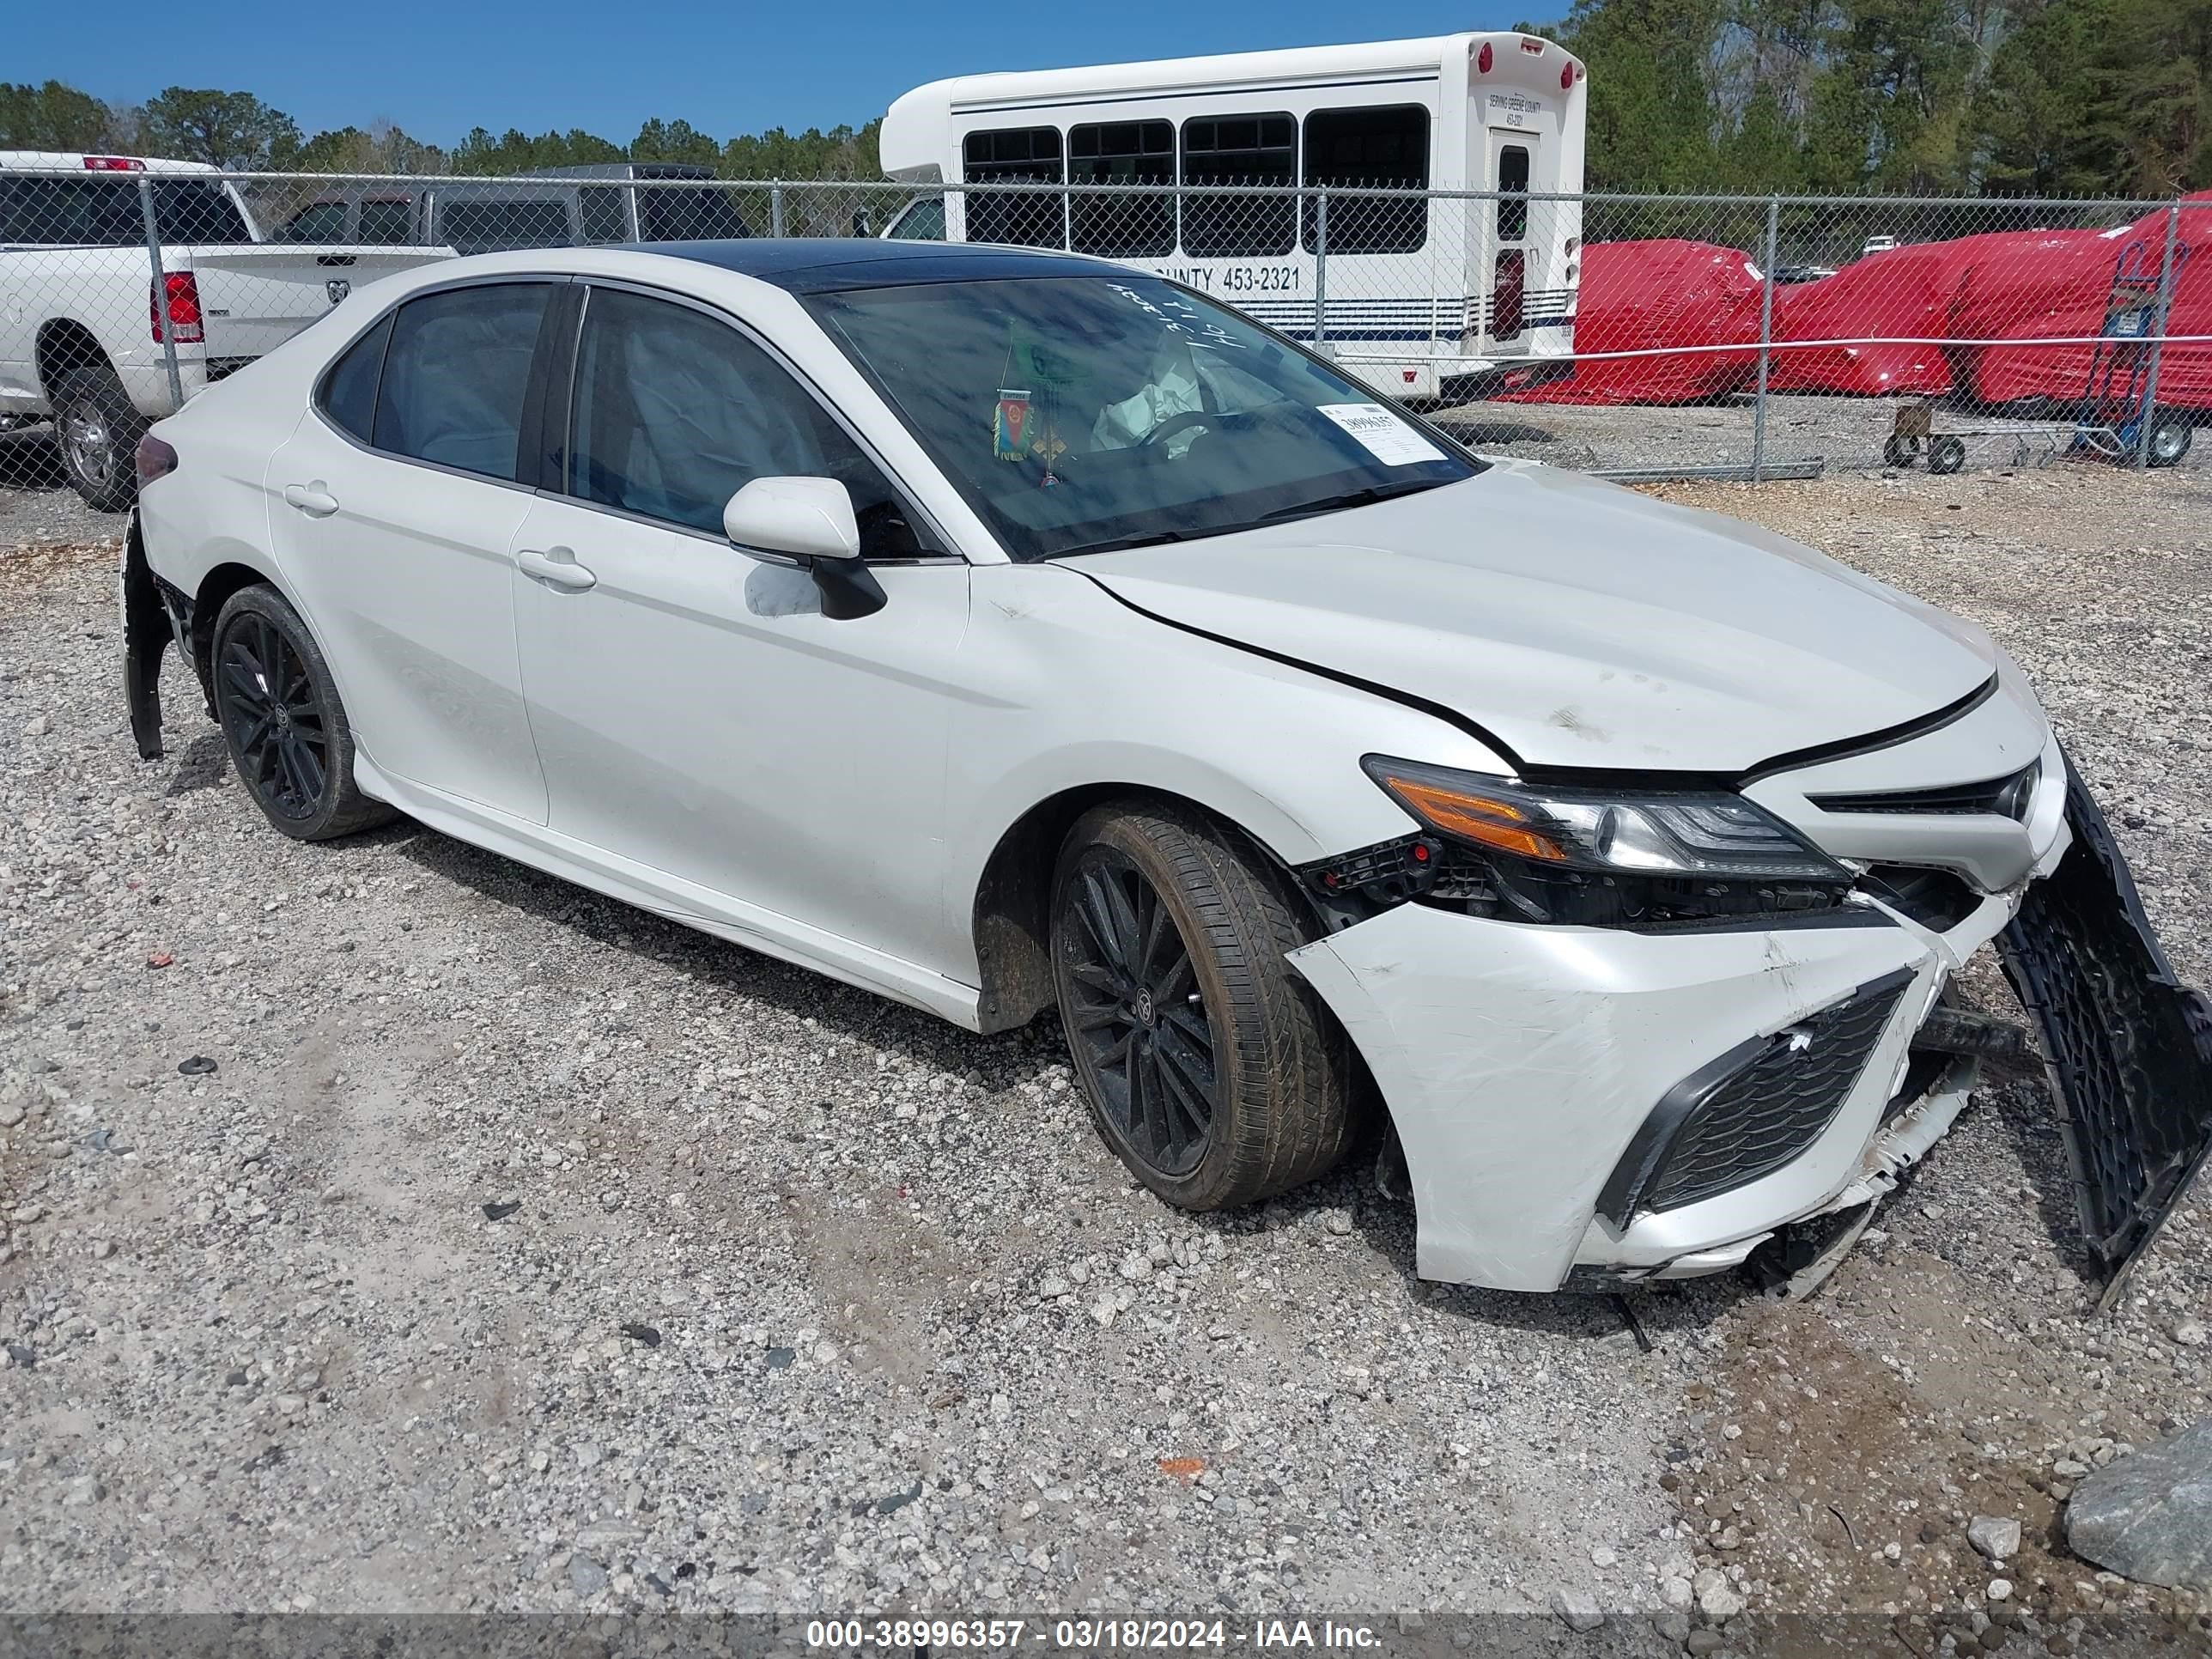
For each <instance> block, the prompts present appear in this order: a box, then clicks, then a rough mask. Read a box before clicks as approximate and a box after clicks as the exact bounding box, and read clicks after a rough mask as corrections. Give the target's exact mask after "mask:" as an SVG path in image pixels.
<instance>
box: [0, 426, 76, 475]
mask: <svg viewBox="0 0 2212 1659" xmlns="http://www.w3.org/2000/svg"><path fill="white" fill-rule="evenodd" d="M67 482H68V480H67V477H65V475H64V473H63V471H62V457H61V452H60V451H59V450H58V449H57V448H55V447H54V434H53V428H51V427H44V426H38V427H33V428H30V429H29V430H28V431H18V432H0V489H61V488H63V487H64V485H65V484H66V483H67Z"/></svg>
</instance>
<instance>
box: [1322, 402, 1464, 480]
mask: <svg viewBox="0 0 2212 1659" xmlns="http://www.w3.org/2000/svg"><path fill="white" fill-rule="evenodd" d="M1316 408H1317V409H1318V410H1319V411H1320V412H1321V413H1322V414H1323V415H1326V416H1328V418H1329V419H1330V420H1332V421H1334V422H1336V423H1337V424H1338V425H1339V426H1340V427H1342V428H1344V429H1345V430H1346V432H1349V433H1350V434H1351V435H1352V436H1353V437H1355V438H1357V439H1358V440H1359V445H1360V447H1361V448H1363V449H1364V450H1365V451H1366V452H1367V453H1369V454H1370V455H1372V456H1373V457H1374V458H1375V459H1376V460H1378V461H1380V462H1382V463H1383V465H1385V466H1419V465H1420V464H1421V463H1422V462H1423V461H1441V460H1442V459H1443V458H1444V453H1443V451H1442V450H1441V449H1438V448H1437V447H1436V446H1435V445H1434V444H1432V443H1431V442H1430V441H1428V440H1427V439H1426V438H1424V437H1423V436H1422V435H1420V434H1419V433H1418V432H1416V431H1414V430H1413V428H1411V427H1409V426H1407V424H1406V423H1405V422H1403V421H1401V420H1400V419H1399V418H1398V417H1397V416H1395V415H1393V414H1392V413H1391V412H1390V411H1389V410H1387V409H1385V408H1383V405H1382V404H1316Z"/></svg>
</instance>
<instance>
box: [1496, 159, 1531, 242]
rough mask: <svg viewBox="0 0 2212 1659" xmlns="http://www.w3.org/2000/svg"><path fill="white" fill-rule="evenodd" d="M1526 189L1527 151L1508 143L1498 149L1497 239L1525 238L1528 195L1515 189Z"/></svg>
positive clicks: (1521, 240)
mask: <svg viewBox="0 0 2212 1659" xmlns="http://www.w3.org/2000/svg"><path fill="white" fill-rule="evenodd" d="M1527 189H1528V151H1527V150H1526V149H1523V148H1522V146H1521V145H1519V144H1507V145H1505V146H1504V148H1503V149H1500V150H1499V151H1498V192H1499V194H1498V240H1499V241H1501V242H1525V241H1527V240H1528V197H1525V196H1522V195H1520V194H1518V193H1517V192H1519V191H1525V190H1527Z"/></svg>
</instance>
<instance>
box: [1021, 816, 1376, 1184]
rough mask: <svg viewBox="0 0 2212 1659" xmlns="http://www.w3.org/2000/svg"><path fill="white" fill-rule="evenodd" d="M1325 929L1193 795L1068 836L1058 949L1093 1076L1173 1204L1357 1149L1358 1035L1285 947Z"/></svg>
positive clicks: (1121, 1139) (1083, 1062)
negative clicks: (1348, 1031)
mask: <svg viewBox="0 0 2212 1659" xmlns="http://www.w3.org/2000/svg"><path fill="white" fill-rule="evenodd" d="M1310 937H1312V924H1311V922H1310V918H1309V915H1308V913H1307V911H1306V910H1305V908H1304V906H1303V905H1302V904H1301V903H1300V902H1299V900H1298V897H1297V893H1296V892H1295V891H1294V890H1292V889H1291V886H1290V884H1289V882H1288V880H1287V879H1286V878H1285V877H1283V876H1282V875H1281V874H1280V872H1277V871H1276V870H1274V869H1273V868H1272V867H1271V866H1267V864H1266V863H1265V862H1264V860H1261V858H1260V857H1259V856H1258V855H1257V854H1254V853H1251V852H1249V851H1246V850H1244V849H1243V848H1240V847H1239V846H1238V845H1237V843H1236V842H1235V840H1234V838H1233V832H1231V831H1228V830H1226V829H1225V828H1224V827H1223V826H1221V825H1220V824H1218V823H1216V822H1215V821H1214V820H1212V819H1211V818H1209V817H1206V815H1205V814H1203V813H1201V812H1200V811H1196V810H1195V809H1194V808H1190V807H1187V806H1183V805H1176V804H1171V803H1167V802H1155V801H1147V800H1138V799H1131V800H1122V801H1117V802H1114V803H1111V804H1109V805H1104V806H1101V807H1098V808H1096V809H1094V810H1093V811H1090V812H1088V813H1086V814H1085V815H1084V817H1082V818H1081V819H1080V820H1079V822H1078V823H1076V825H1075V827H1074V829H1072V830H1071V831H1070V832H1069V833H1068V836H1067V839H1066V842H1065V843H1063V845H1062V847H1061V850H1060V863H1059V868H1058V872H1057V875H1056V877H1055V879H1054V886H1053V920H1052V954H1053V971H1054V984H1055V986H1056V988H1057V990H1058V993H1059V1000H1060V1017H1061V1019H1062V1021H1063V1022H1064V1023H1065V1024H1066V1030H1067V1039H1068V1048H1069V1053H1070V1054H1071V1055H1072V1056H1073V1060H1074V1065H1075V1073H1076V1079H1077V1081H1078V1083H1079V1085H1080V1087H1081V1088H1082V1091H1083V1093H1084V1096H1085V1099H1086V1100H1087V1101H1088V1102H1089V1103H1090V1107H1091V1119H1092V1121H1093V1122H1094V1123H1096V1124H1097V1128H1098V1132H1099V1133H1100V1135H1101V1136H1102V1137H1103V1139H1105V1141H1106V1144H1107V1145H1108V1146H1110V1147H1111V1148H1112V1149H1113V1150H1114V1152H1115V1154H1116V1155H1117V1156H1118V1157H1119V1158H1121V1161H1122V1162H1123V1163H1124V1164H1127V1166H1128V1168H1129V1170H1130V1172H1131V1173H1132V1174H1133V1175H1134V1176H1136V1177H1137V1178H1138V1179H1139V1181H1141V1182H1144V1184H1145V1185H1146V1187H1148V1188H1151V1189H1152V1191H1153V1192H1154V1193H1156V1194H1158V1195H1159V1196H1160V1197H1162V1198H1164V1199H1165V1200H1167V1201H1168V1202H1169V1203H1170V1204H1174V1205H1176V1206H1180V1207H1181V1208H1183V1209H1187V1210H1212V1209H1219V1208H1222V1207H1225V1206H1231V1205H1240V1204H1252V1203H1256V1202H1258V1201H1259V1200H1262V1199H1266V1198H1271V1197H1273V1195H1274V1194H1278V1193H1281V1192H1285V1191H1287V1190H1289V1189H1290V1188H1293V1187H1296V1186H1298V1185H1301V1184H1302V1183H1304V1182H1308V1181H1310V1180H1312V1179H1314V1178H1315V1177H1316V1176H1319V1175H1321V1174H1322V1173H1324V1172H1325V1171H1326V1170H1328V1169H1329V1168H1330V1167H1331V1166H1332V1165H1334V1164H1336V1163H1337V1162H1338V1160H1339V1159H1340V1158H1342V1157H1343V1156H1344V1154H1345V1152H1346V1151H1347V1150H1348V1149H1349V1148H1350V1146H1351V1145H1352V1139H1353V1135H1354V1132H1355V1129H1356V1127H1357V1125H1356V1121H1355V1113H1354V1110H1353V1103H1354V1096H1355V1090H1356V1085H1357V1079H1358V1062H1357V1060H1356V1059H1355V1058H1354V1055H1353V1054H1352V1045H1351V1042H1350V1040H1349V1039H1348V1038H1347V1037H1346V1036H1345V1034H1344V1031H1343V1030H1342V1028H1341V1027H1340V1026H1339V1025H1338V1024H1336V1022H1335V1020H1334V1018H1332V1017H1331V1015H1330V1014H1329V1012H1328V1009H1327V1007H1326V1006H1324V1005H1323V1004H1322V1000H1321V999H1320V998H1319V996H1318V995H1316V993H1315V992H1314V990H1313V987H1311V986H1310V985H1308V984H1307V983H1306V982H1305V981H1304V978H1302V977H1301V976H1300V975H1298V973H1297V971H1296V970H1295V969H1292V968H1291V965H1290V964H1289V963H1287V962H1285V960H1284V957H1285V955H1286V954H1287V953H1288V952H1289V951H1293V950H1295V949H1297V947H1298V946H1299V945H1303V944H1304V943H1306V942H1307V940H1308V939H1310Z"/></svg>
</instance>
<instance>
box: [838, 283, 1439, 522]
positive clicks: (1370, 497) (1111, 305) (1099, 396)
mask: <svg viewBox="0 0 2212 1659" xmlns="http://www.w3.org/2000/svg"><path fill="white" fill-rule="evenodd" d="M808 304H809V305H810V306H811V308H812V309H813V311H814V313H815V315H816V316H817V318H818V319H820V320H821V321H822V324H823V326H824V327H825V328H826V329H827V330H828V331H829V333H830V335H831V337H833V338H835V339H836V341H837V342H838V343H839V344H840V345H841V346H842V348H843V349H844V350H845V352H846V354H847V355H848V356H850V357H851V358H852V359H853V360H854V362H855V363H857V364H858V365H859V366H860V368H861V370H862V371H863V372H864V373H866V374H868V375H869V376H870V377H871V378H872V380H874V381H875V383H876V385H877V386H878V388H879V389H880V390H881V391H882V392H884V395H885V396H886V397H887V398H889V399H890V402H891V404H893V405H894V407H896V409H897V410H898V412H899V414H900V415H901V416H902V418H903V419H904V420H905V422H906V423H907V425H908V428H910V429H911V430H912V431H913V433H914V435H915V438H916V439H918V440H919V441H921V444H922V446H923V447H925V448H926V449H927V450H928V451H929V453H930V454H931V456H932V458H933V459H934V460H935V461H936V462H937V464H938V465H939V466H940V467H942V468H943V469H944V471H945V474H946V475H947V476H948V477H950V478H951V480H952V482H953V483H955V484H957V486H958V487H959V488H960V489H961V490H962V491H963V493H964V494H965V495H966V496H967V498H968V501H969V504H970V505H971V506H973V507H975V510H976V512H977V513H979V514H981V516H982V518H983V519H984V520H985V521H986V522H987V523H988V524H989V525H990V526H991V528H992V529H993V531H994V532H995V533H996V534H997V536H998V538H999V539H1000V543H1001V544H1003V545H1004V546H1005V547H1006V550H1007V552H1008V554H1009V555H1011V556H1012V557H1014V558H1017V559H1022V560H1032V559H1049V558H1056V557H1059V556H1062V555H1066V554H1073V553H1097V552H1105V551H1109V550H1112V549H1115V548H1119V547H1134V546H1139V545H1142V544H1146V543H1148V542H1163V541H1181V540H1185V539H1188V538H1193V537H1198V536H1213V535H1219V534H1221V533H1223V532H1226V531H1231V530H1240V529H1244V528H1247V527H1249V526H1253V525H1256V524H1261V523H1267V522H1276V521H1279V520H1285V519H1291V518H1297V517H1300V516H1304V515H1306V514H1310V513H1323V512H1328V511H1330V510H1333V509H1334V508H1337V507H1354V506H1360V505H1364V504H1366V503H1368V502H1370V501H1380V500H1383V498H1385V497H1386V496H1389V495H1401V494H1405V493H1408V492H1410V491H1413V490H1416V489H1434V488H1436V487H1437V486H1438V485H1440V484H1447V483H1456V482H1457V481H1458V480H1460V479H1462V478H1466V477H1471V476H1473V475H1474V473H1475V472H1476V471H1480V465H1481V464H1480V462H1477V461H1475V460H1474V459H1471V458H1469V457H1468V456H1467V455H1465V454H1464V453H1461V452H1458V451H1456V450H1454V449H1452V448H1450V447H1448V446H1447V445H1446V444H1445V443H1444V442H1443V441H1440V440H1439V439H1437V437H1436V436H1435V435H1433V434H1432V433H1431V432H1430V431H1428V430H1427V429H1426V428H1423V427H1421V426H1419V425H1417V424H1415V423H1414V422H1412V421H1410V420H1408V419H1407V418H1406V417H1405V416H1402V415H1401V414H1400V413H1398V411H1397V410H1394V409H1392V408H1391V407H1389V405H1388V404H1384V403H1383V402H1381V401H1380V400H1379V399H1378V398H1376V396H1375V395H1374V394H1373V393H1372V392H1369V391H1367V390H1366V389H1365V388H1364V387H1363V386H1359V385H1358V384H1357V383H1356V382H1354V381H1352V380H1347V379H1346V378H1344V377H1343V376H1341V375H1340V374H1336V373H1335V372H1334V370H1332V369H1330V368H1328V367H1326V366H1325V365H1323V364H1322V363H1320V362H1316V361H1315V360H1314V359H1313V358H1310V357H1309V356H1306V355H1305V354H1304V353H1303V352H1300V351H1298V350H1297V349H1294V348H1292V347H1291V346H1290V345H1289V344H1287V343H1285V342H1284V341H1282V340H1281V339H1279V338H1278V337H1276V336H1274V335H1273V334H1270V333H1268V332H1267V331H1266V330H1264V329H1261V328H1259V327H1257V326H1255V325H1253V324H1251V323H1249V322H1247V321H1245V320H1244V319H1243V318H1241V317H1239V316H1238V315H1237V313H1235V312H1233V311H1230V310H1227V309H1225V308H1224V307H1220V306H1217V305H1214V304H1212V303H1211V302H1209V301H1206V300H1202V299H1200V298H1199V297H1197V296H1196V295H1191V294H1188V293H1185V292H1184V291H1183V290H1182V289H1178V288H1175V287H1172V286H1170V284H1168V283H1164V282H1161V281H1159V280H1158V278H1156V277H1151V276H1140V275H1138V274H1137V273H1135V272H1128V273H1123V274H1115V275H1110V276H1091V275H1084V276H1039V277H1024V278H1016V279H1009V280H1005V281H988V282H972V283H921V284H915V285H914V286H910V287H885V288H867V289H848V290H844V291H840V292H832V293H827V294H817V295H813V296H811V298H810V299H809V301H808Z"/></svg>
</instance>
